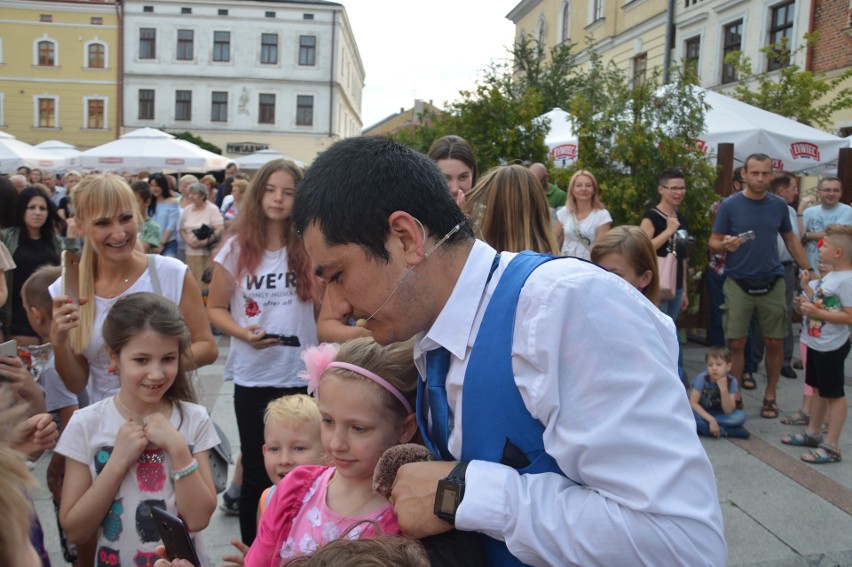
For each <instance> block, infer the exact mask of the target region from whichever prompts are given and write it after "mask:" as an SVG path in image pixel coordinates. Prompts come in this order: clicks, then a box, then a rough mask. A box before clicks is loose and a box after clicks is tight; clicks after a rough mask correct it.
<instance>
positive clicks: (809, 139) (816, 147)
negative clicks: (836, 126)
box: [693, 87, 849, 172]
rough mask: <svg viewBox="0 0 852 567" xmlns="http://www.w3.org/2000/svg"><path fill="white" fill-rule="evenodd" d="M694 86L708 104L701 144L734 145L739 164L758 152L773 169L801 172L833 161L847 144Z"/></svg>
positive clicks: (735, 158)
mask: <svg viewBox="0 0 852 567" xmlns="http://www.w3.org/2000/svg"><path fill="white" fill-rule="evenodd" d="M693 88H694V89H695V90H696V92H697V93H699V92H703V93H704V97H705V98H704V101H705V102H706V103H707V104H708V105H709V106H710V109H709V110H708V111H707V113H706V115H705V118H704V121H705V123H706V126H707V134H706V135H705V137H704V139H703V140H701V143H702V144H704V145H705V147H708V149H712V150H714V151H715V150H716V148H717V146H718V145H719V144H720V143H725V142H728V143H732V144H734V160H736V161H738V162H740V163H743V162H745V159H746V158H747V157H748V156H749V155H750V154H753V153H758V152H760V153H764V154H767V155H768V156H770V157H771V158H772V160H773V163H772V166H773V169H776V170H785V171H792V172H795V171H803V170H807V169H812V168H817V167H818V166H822V165H825V164H829V163H832V162H836V161H837V156H838V152H839V151H840V149H841V148H844V147H847V145H848V143H849V142H848V141H845V140H844V139H843V138H839V137H837V136H834V135H832V134H828V133H826V132H823V131H822V130H817V129H816V128H811V127H810V126H806V125H805V124H801V123H799V122H796V121H795V120H791V119H789V118H785V117H783V116H779V115H778V114H774V113H772V112H768V111H766V110H763V109H761V108H757V107H755V106H751V105H749V104H746V103H744V102H740V101H738V100H736V99H733V98H731V97H728V96H725V95H723V94H720V93H717V92H714V91H708V90H706V89H701V88H700V87H693Z"/></svg>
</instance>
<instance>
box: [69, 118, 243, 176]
mask: <svg viewBox="0 0 852 567" xmlns="http://www.w3.org/2000/svg"><path fill="white" fill-rule="evenodd" d="M227 162H228V160H227V159H226V158H224V157H222V156H220V155H217V154H214V153H213V152H209V151H207V150H205V149H202V148H200V147H198V146H196V145H195V144H193V143H191V142H187V141H186V140H180V139H178V138H175V137H174V136H172V135H171V134H169V133H167V132H163V131H162V130H157V129H156V128H140V129H138V130H134V131H133V132H128V133H127V134H124V135H123V136H121V137H120V138H119V139H118V140H113V141H112V142H107V143H106V144H103V145H101V146H98V147H96V148H92V149H90V150H86V151H85V152H83V153H82V154H81V155H80V163H81V164H82V166H83V167H84V168H86V169H97V170H100V171H140V170H143V169H147V170H153V171H164V170H171V171H202V172H203V171H210V170H215V169H224V168H225V165H226V164H227Z"/></svg>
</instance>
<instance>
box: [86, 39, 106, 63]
mask: <svg viewBox="0 0 852 567" xmlns="http://www.w3.org/2000/svg"><path fill="white" fill-rule="evenodd" d="M86 67H88V68H90V69H105V68H106V45H104V44H103V43H90V44H89V46H88V48H87V49H86Z"/></svg>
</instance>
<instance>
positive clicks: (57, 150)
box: [35, 140, 83, 169]
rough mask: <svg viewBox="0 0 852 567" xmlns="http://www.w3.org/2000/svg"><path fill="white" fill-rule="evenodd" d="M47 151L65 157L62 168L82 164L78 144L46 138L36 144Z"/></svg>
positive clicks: (72, 167) (70, 167)
mask: <svg viewBox="0 0 852 567" xmlns="http://www.w3.org/2000/svg"><path fill="white" fill-rule="evenodd" d="M35 147H37V148H40V149H42V150H44V151H46V152H49V153H52V154H54V155H56V156H58V157H61V158H62V159H63V164H62V169H74V168H75V167H79V166H80V154H82V153H83V152H81V151H80V150H78V149H77V148H76V146H72V145H71V144H66V143H65V142H60V141H59V140H45V141H44V142H40V143H38V144H36V145H35Z"/></svg>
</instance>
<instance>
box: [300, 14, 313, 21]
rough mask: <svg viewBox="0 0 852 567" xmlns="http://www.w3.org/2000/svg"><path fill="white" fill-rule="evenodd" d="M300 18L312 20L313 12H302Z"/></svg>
mask: <svg viewBox="0 0 852 567" xmlns="http://www.w3.org/2000/svg"><path fill="white" fill-rule="evenodd" d="M302 19H303V20H313V19H314V15H313V14H302Z"/></svg>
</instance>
